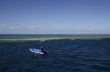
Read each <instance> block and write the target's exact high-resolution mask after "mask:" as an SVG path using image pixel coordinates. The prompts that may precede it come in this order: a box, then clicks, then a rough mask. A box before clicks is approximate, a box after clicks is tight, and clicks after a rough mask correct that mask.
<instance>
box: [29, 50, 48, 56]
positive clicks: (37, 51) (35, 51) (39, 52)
mask: <svg viewBox="0 0 110 72" xmlns="http://www.w3.org/2000/svg"><path fill="white" fill-rule="evenodd" d="M29 51H30V52H32V53H34V54H42V55H44V54H47V51H45V50H44V49H43V48H29Z"/></svg>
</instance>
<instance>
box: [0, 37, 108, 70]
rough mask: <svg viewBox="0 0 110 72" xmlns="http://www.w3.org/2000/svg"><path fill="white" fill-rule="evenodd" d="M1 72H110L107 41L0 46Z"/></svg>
mask: <svg viewBox="0 0 110 72" xmlns="http://www.w3.org/2000/svg"><path fill="white" fill-rule="evenodd" d="M41 45H42V46H43V48H44V49H46V50H47V51H48V54H47V55H34V54H33V53H30V52H29V48H30V47H35V48H38V47H40V46H41ZM0 72H110V39H98V40H94V39H93V40H92V39H91V40H84V39H81V40H80V39H76V40H70V39H61V40H46V41H25V42H0Z"/></svg>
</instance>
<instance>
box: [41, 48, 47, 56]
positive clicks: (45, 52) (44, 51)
mask: <svg viewBox="0 0 110 72" xmlns="http://www.w3.org/2000/svg"><path fill="white" fill-rule="evenodd" d="M41 51H42V52H43V53H44V54H47V51H46V50H44V49H43V48H42V46H41Z"/></svg>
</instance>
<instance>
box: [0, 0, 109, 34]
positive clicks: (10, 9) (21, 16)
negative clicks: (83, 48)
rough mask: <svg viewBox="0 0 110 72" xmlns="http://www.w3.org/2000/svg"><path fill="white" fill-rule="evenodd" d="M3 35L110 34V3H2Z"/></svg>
mask: <svg viewBox="0 0 110 72" xmlns="http://www.w3.org/2000/svg"><path fill="white" fill-rule="evenodd" d="M0 34H110V0H0Z"/></svg>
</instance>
